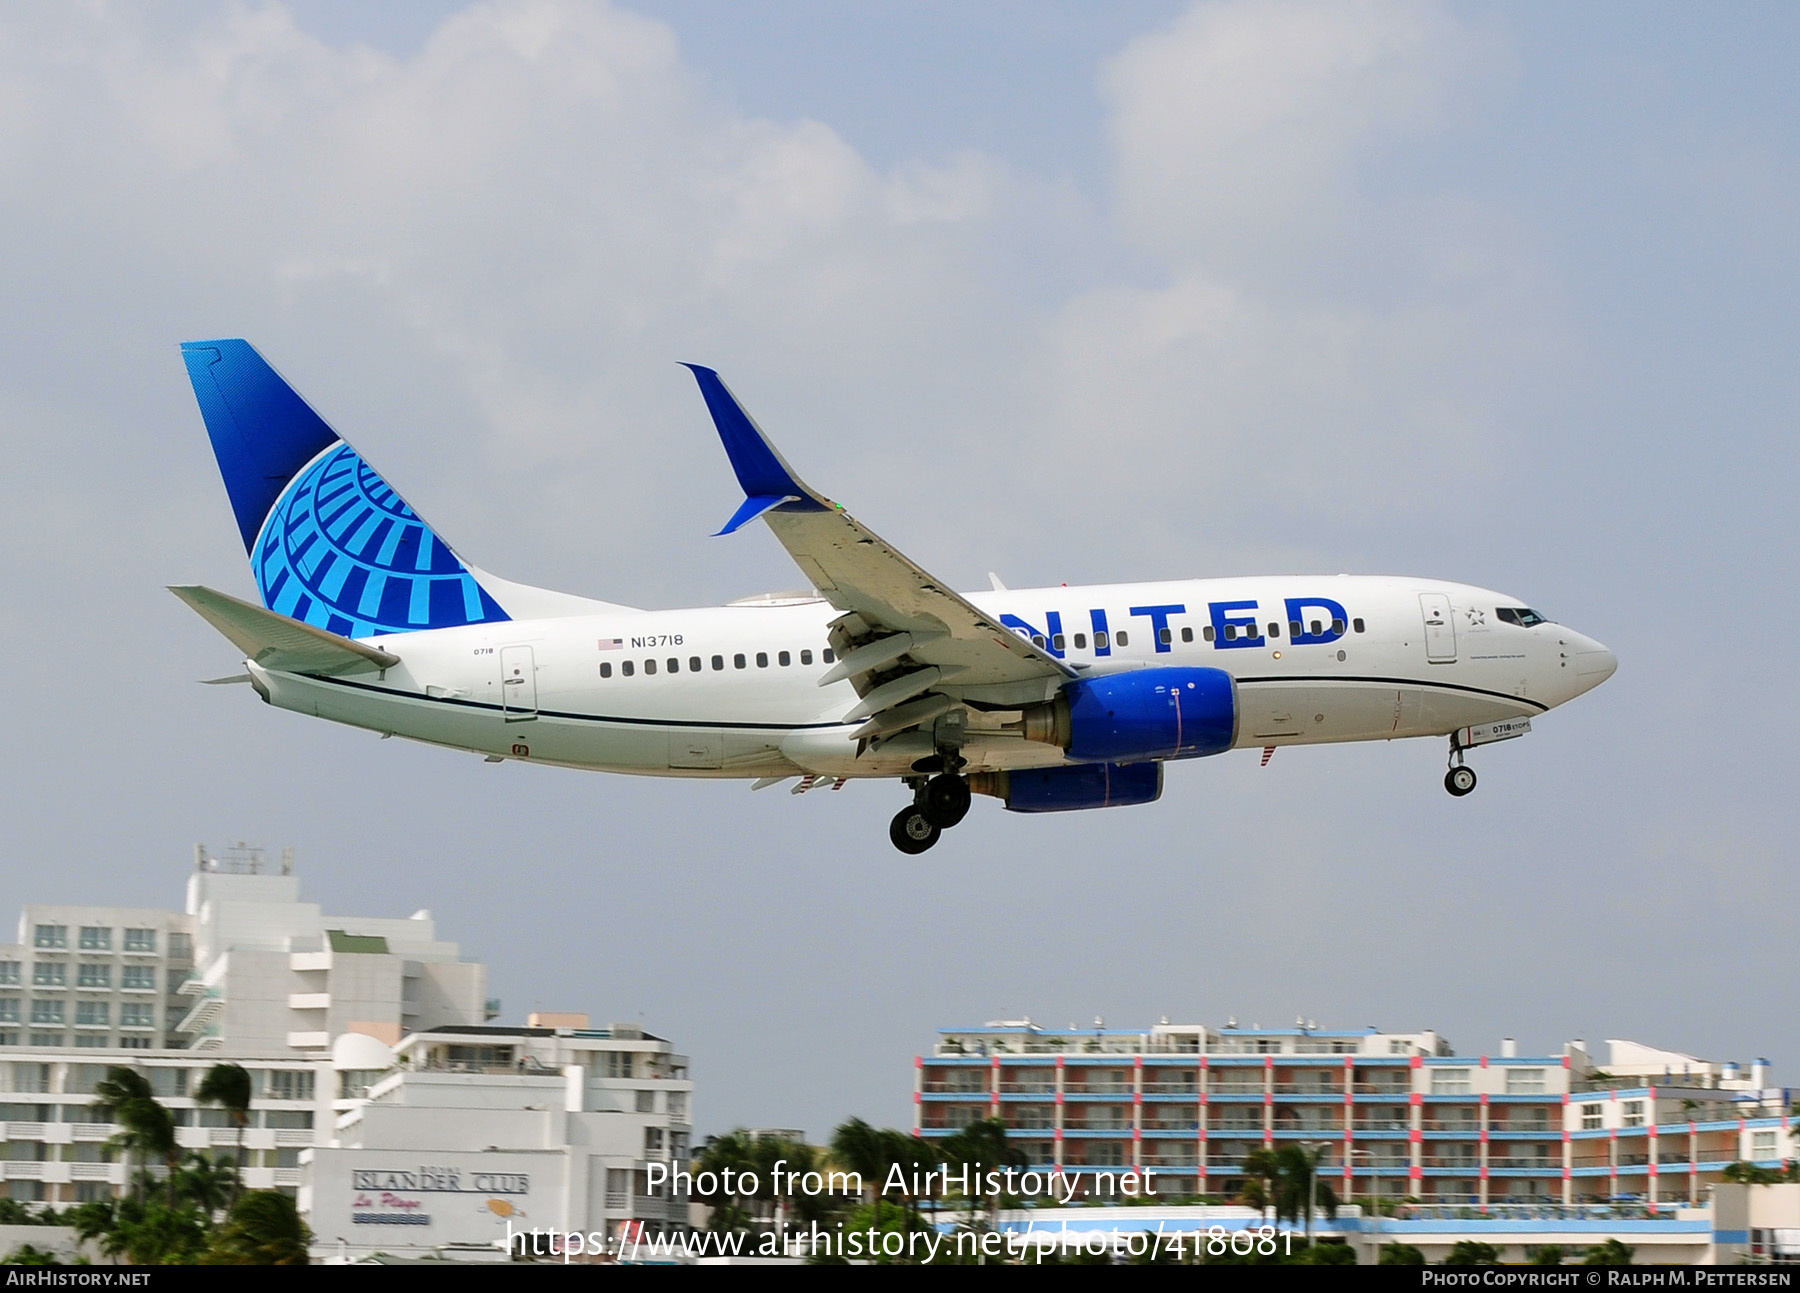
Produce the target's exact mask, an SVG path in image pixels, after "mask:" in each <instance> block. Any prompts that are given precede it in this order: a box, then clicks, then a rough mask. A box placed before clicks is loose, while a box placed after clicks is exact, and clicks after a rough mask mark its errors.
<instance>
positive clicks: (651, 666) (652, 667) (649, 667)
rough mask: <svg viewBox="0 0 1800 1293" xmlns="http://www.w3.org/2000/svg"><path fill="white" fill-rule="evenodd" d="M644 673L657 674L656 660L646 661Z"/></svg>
mask: <svg viewBox="0 0 1800 1293" xmlns="http://www.w3.org/2000/svg"><path fill="white" fill-rule="evenodd" d="M644 672H645V673H646V674H652V673H655V672H656V661H654V660H646V661H644Z"/></svg>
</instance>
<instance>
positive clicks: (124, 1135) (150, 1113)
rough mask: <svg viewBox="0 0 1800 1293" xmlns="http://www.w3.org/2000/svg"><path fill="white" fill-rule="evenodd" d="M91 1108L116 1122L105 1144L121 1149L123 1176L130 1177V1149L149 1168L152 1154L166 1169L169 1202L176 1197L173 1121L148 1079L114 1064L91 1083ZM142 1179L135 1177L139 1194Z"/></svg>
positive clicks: (130, 1069)
mask: <svg viewBox="0 0 1800 1293" xmlns="http://www.w3.org/2000/svg"><path fill="white" fill-rule="evenodd" d="M94 1094H95V1095H96V1096H97V1097H99V1098H98V1099H97V1100H95V1101H94V1109H95V1111H96V1112H97V1113H99V1114H100V1115H101V1116H102V1117H104V1118H105V1119H106V1120H107V1121H108V1122H113V1123H117V1124H118V1126H119V1132H118V1134H117V1135H116V1136H114V1137H113V1138H112V1139H111V1140H110V1141H108V1142H107V1143H108V1144H110V1145H112V1146H113V1147H114V1148H116V1149H119V1150H121V1151H123V1152H124V1155H125V1175H126V1178H127V1179H130V1178H131V1151H132V1150H134V1149H135V1150H137V1151H139V1153H140V1154H141V1155H142V1157H143V1164H144V1166H145V1167H146V1168H148V1166H149V1163H150V1159H151V1156H152V1155H154V1156H156V1157H158V1158H161V1159H162V1160H163V1161H164V1163H166V1164H167V1165H168V1168H169V1201H170V1203H171V1204H173V1203H174V1199H175V1163H176V1160H177V1158H178V1156H179V1154H180V1152H181V1151H180V1147H179V1146H177V1145H176V1143H175V1120H174V1119H173V1118H172V1117H170V1116H169V1111H168V1110H167V1109H165V1108H163V1106H162V1105H161V1104H159V1103H158V1102H157V1099H156V1096H155V1094H154V1093H153V1092H152V1091H151V1089H150V1080H149V1079H148V1078H146V1077H145V1076H144V1075H143V1074H142V1073H140V1072H138V1071H137V1070H136V1069H134V1068H127V1067H126V1066H124V1065H122V1064H115V1065H113V1066H111V1067H110V1068H108V1069H107V1070H106V1076H105V1077H103V1078H101V1079H100V1080H99V1081H98V1082H96V1083H94ZM142 1186H143V1178H142V1177H141V1176H140V1177H139V1178H138V1180H137V1189H138V1191H139V1194H138V1197H139V1199H140V1201H141V1200H142V1198H143V1194H142Z"/></svg>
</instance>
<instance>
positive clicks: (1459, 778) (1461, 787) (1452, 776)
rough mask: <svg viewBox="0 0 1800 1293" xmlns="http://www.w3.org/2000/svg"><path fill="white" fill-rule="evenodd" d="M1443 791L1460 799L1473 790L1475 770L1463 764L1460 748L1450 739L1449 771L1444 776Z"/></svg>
mask: <svg viewBox="0 0 1800 1293" xmlns="http://www.w3.org/2000/svg"><path fill="white" fill-rule="evenodd" d="M1444 789H1445V790H1448V791H1449V792H1450V793H1451V794H1452V795H1455V796H1456V797H1457V798H1458V799H1461V798H1462V797H1463V796H1464V795H1466V794H1468V793H1469V792H1470V791H1471V790H1473V789H1475V769H1473V768H1471V767H1468V766H1467V765H1465V764H1464V763H1463V749H1462V746H1460V745H1458V744H1457V743H1456V738H1455V737H1454V736H1453V737H1451V738H1450V771H1448V772H1446V773H1445V774H1444Z"/></svg>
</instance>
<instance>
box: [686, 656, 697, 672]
mask: <svg viewBox="0 0 1800 1293" xmlns="http://www.w3.org/2000/svg"><path fill="white" fill-rule="evenodd" d="M688 672H689V673H699V672H700V657H699V656H697V655H691V656H689V657H688Z"/></svg>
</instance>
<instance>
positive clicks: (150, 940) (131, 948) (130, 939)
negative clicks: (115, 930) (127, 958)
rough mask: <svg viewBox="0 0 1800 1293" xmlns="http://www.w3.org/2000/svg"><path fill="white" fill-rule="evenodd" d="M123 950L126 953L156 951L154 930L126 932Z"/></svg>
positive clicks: (129, 930) (131, 930)
mask: <svg viewBox="0 0 1800 1293" xmlns="http://www.w3.org/2000/svg"><path fill="white" fill-rule="evenodd" d="M125 950H126V951H127V952H154V951H155V950H156V931H155V930H154V929H128V930H126V931H125Z"/></svg>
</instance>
